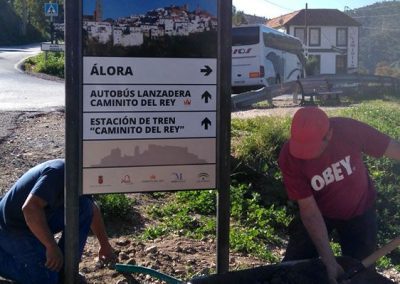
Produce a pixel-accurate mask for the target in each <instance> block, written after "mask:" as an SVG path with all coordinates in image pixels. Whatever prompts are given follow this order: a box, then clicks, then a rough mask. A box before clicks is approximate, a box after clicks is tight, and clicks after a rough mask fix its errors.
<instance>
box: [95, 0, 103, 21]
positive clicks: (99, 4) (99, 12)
mask: <svg viewBox="0 0 400 284" xmlns="http://www.w3.org/2000/svg"><path fill="white" fill-rule="evenodd" d="M94 19H95V21H96V22H101V21H102V20H103V0H96V10H95V12H94Z"/></svg>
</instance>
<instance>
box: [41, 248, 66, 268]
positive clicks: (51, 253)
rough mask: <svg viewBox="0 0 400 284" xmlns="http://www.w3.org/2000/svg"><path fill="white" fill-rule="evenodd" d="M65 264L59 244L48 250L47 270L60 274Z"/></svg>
mask: <svg viewBox="0 0 400 284" xmlns="http://www.w3.org/2000/svg"><path fill="white" fill-rule="evenodd" d="M63 263H64V256H63V254H62V252H61V249H60V248H59V247H58V245H57V244H55V245H52V246H49V247H48V248H46V263H45V266H46V268H48V269H50V270H52V271H57V272H59V271H60V270H61V268H62V266H63Z"/></svg>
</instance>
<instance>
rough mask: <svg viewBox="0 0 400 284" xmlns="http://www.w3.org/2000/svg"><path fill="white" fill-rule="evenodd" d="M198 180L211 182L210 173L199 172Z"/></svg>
mask: <svg viewBox="0 0 400 284" xmlns="http://www.w3.org/2000/svg"><path fill="white" fill-rule="evenodd" d="M197 178H198V180H197V182H209V181H210V175H209V174H208V173H199V174H198V175H197Z"/></svg>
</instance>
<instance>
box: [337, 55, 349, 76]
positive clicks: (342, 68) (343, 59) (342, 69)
mask: <svg viewBox="0 0 400 284" xmlns="http://www.w3.org/2000/svg"><path fill="white" fill-rule="evenodd" d="M345 73H347V55H336V74H345Z"/></svg>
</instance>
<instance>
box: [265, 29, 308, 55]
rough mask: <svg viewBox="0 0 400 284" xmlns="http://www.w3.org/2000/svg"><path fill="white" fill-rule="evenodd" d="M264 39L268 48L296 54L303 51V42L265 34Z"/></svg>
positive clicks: (273, 34)
mask: <svg viewBox="0 0 400 284" xmlns="http://www.w3.org/2000/svg"><path fill="white" fill-rule="evenodd" d="M263 39H264V44H265V46H266V47H270V48H274V49H279V50H283V51H287V52H290V53H295V54H296V53H299V52H302V51H303V46H302V44H301V42H300V41H299V40H296V39H294V38H291V37H287V36H282V35H279V34H275V33H264V34H263Z"/></svg>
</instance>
